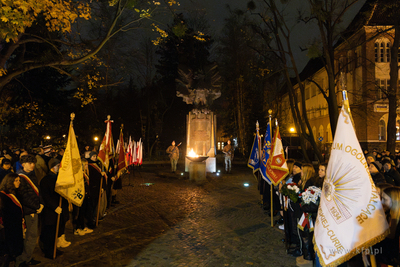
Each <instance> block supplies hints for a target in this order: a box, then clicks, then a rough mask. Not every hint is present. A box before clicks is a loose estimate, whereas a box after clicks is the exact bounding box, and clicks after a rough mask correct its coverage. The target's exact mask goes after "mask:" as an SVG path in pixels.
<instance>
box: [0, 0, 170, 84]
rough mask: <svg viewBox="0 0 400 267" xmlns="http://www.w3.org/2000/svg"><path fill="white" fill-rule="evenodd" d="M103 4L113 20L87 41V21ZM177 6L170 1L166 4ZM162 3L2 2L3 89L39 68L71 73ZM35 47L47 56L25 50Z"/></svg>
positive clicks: (114, 0)
mask: <svg viewBox="0 0 400 267" xmlns="http://www.w3.org/2000/svg"><path fill="white" fill-rule="evenodd" d="M104 4H107V6H108V8H109V9H110V10H111V12H112V16H111V17H112V19H111V23H110V24H109V25H108V27H107V29H105V33H104V34H101V31H99V38H97V39H88V38H86V37H87V32H85V30H87V26H85V25H86V24H85V21H87V20H89V19H90V18H91V14H92V13H95V12H98V10H97V8H98V7H99V5H104ZM174 4H177V3H176V2H175V1H172V0H167V1H165V2H164V7H165V6H167V7H169V8H171V6H172V5H174ZM160 6H161V4H160V2H155V1H153V2H150V1H143V0H112V1H109V2H107V1H102V0H99V1H87V0H81V1H68V0H57V1H55V0H41V1H37V0H0V42H1V46H0V89H3V88H4V86H5V85H6V84H7V83H9V82H10V81H11V80H13V79H14V78H16V77H18V76H19V75H21V74H23V73H25V72H27V71H30V70H32V69H36V68H42V67H51V68H54V69H56V70H58V71H59V72H61V73H63V74H68V75H71V73H69V70H68V69H67V68H68V66H73V65H77V64H80V63H82V62H84V61H86V60H88V59H89V58H91V57H93V56H94V55H96V54H97V53H98V52H99V51H100V50H101V49H102V48H103V46H104V45H105V44H106V43H107V42H108V41H109V40H110V39H111V38H112V37H113V36H114V35H116V34H118V33H120V32H126V31H129V30H132V29H137V28H138V27H139V26H140V25H139V22H140V21H141V20H143V19H149V18H151V17H152V16H153V15H154V14H155V13H154V12H155V11H156V10H157V8H159V7H160ZM122 18H125V19H124V20H122ZM127 18H128V19H127ZM36 27H39V28H41V29H40V31H35V30H34V29H35V28H36ZM32 46H36V47H40V48H39V49H38V51H40V50H46V51H47V54H42V53H39V52H38V53H36V54H33V53H27V51H28V50H29V48H30V47H32ZM43 47H44V49H43ZM71 76H72V75H71Z"/></svg>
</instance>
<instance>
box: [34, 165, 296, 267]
mask: <svg viewBox="0 0 400 267" xmlns="http://www.w3.org/2000/svg"><path fill="white" fill-rule="evenodd" d="M168 167H169V166H168V164H165V165H164V166H160V165H159V166H156V165H144V166H143V167H142V168H141V171H140V173H139V172H137V171H135V172H133V173H131V174H130V176H125V177H124V180H123V183H124V187H123V189H122V190H120V191H119V192H118V199H119V200H120V201H121V203H120V204H119V205H117V206H115V207H112V208H111V209H109V210H108V211H107V212H108V215H107V216H106V217H105V218H104V220H103V221H101V222H100V224H99V226H98V227H97V228H96V229H95V230H94V232H93V233H91V234H87V235H85V236H74V235H73V233H72V226H71V225H70V224H67V229H66V239H67V240H68V241H71V242H72V245H71V246H69V247H68V248H65V249H63V251H64V254H63V255H62V256H59V257H57V258H56V259H55V260H49V259H46V258H44V257H43V255H42V253H41V252H40V250H39V249H38V248H37V249H36V250H35V255H34V258H35V259H37V260H40V261H42V263H41V264H39V265H37V266H79V267H83V266H97V267H101V266H145V267H147V266H212V267H213V266H232V267H234V266H295V265H296V259H295V258H293V257H291V256H289V255H287V254H286V253H285V249H284V244H283V243H282V241H281V240H282V238H283V237H284V234H283V231H281V230H279V229H278V228H277V226H275V227H274V228H272V227H271V219H270V217H269V216H268V215H266V214H265V213H264V211H263V210H262V209H261V207H260V205H259V199H260V197H259V194H258V191H257V183H256V180H255V178H254V176H253V175H252V171H251V169H250V168H248V167H246V166H245V165H244V164H243V165H238V166H234V170H233V172H232V174H225V175H221V176H216V175H213V176H210V177H208V181H207V183H205V184H203V185H196V184H194V183H193V182H191V181H189V180H188V179H187V174H185V175H183V176H181V175H180V174H172V173H170V172H169V171H168ZM146 183H153V184H152V185H145V184H146ZM244 183H249V186H248V187H245V186H244ZM276 219H277V217H276V218H275V220H276Z"/></svg>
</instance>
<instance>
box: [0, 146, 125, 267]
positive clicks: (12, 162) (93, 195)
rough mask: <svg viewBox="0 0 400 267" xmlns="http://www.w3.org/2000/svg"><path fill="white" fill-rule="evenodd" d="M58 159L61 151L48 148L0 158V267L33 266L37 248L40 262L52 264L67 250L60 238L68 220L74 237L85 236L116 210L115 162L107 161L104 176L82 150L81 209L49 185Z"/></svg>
mask: <svg viewBox="0 0 400 267" xmlns="http://www.w3.org/2000/svg"><path fill="white" fill-rule="evenodd" d="M63 154H64V150H63V149H59V150H57V151H55V150H54V149H53V148H52V146H51V145H49V146H45V147H38V148H35V149H32V150H30V151H28V150H25V149H15V150H12V148H11V149H5V150H3V151H2V152H1V155H0V201H1V202H0V207H1V209H0V211H1V212H0V216H1V220H0V222H1V226H2V227H1V228H0V229H1V243H0V244H1V246H0V248H1V250H2V253H4V255H6V257H5V262H4V264H3V266H9V264H10V263H11V262H15V264H14V266H30V265H37V264H39V263H40V261H38V260H35V259H33V257H32V255H33V251H34V249H35V247H36V246H37V245H38V243H39V247H40V249H41V251H42V252H43V254H44V256H45V257H46V258H49V259H54V257H55V256H57V255H61V254H62V253H63V252H62V250H60V249H62V248H66V247H68V246H69V245H70V244H71V242H68V241H67V240H66V237H65V225H66V222H67V221H68V220H71V221H72V225H73V228H74V229H73V230H74V235H78V236H82V235H85V234H90V233H92V232H93V229H95V228H96V226H97V224H98V221H99V220H100V221H101V220H102V219H103V218H104V217H105V216H106V215H107V212H106V209H107V208H109V207H111V206H113V205H116V204H119V202H118V201H117V199H116V192H117V191H116V190H118V189H121V188H122V180H121V179H120V178H119V179H118V177H117V174H116V168H115V163H116V160H115V159H114V158H112V159H111V160H110V164H109V168H108V169H107V170H106V169H105V168H104V166H103V165H102V164H101V162H100V161H99V160H98V158H97V152H96V151H95V150H93V151H92V150H90V149H89V147H88V146H87V147H85V151H83V152H82V159H81V161H82V169H83V173H84V181H85V194H86V195H85V198H84V200H83V203H82V205H81V207H77V206H75V205H73V204H71V203H69V202H68V201H67V200H66V199H65V198H63V197H62V196H60V195H59V194H58V193H57V192H56V191H55V185H56V181H57V176H58V172H59V168H60V163H61V161H62V157H63ZM70 214H72V216H70ZM57 222H58V223H57ZM56 235H57V237H56ZM38 240H39V242H37V241H38ZM55 247H56V248H55Z"/></svg>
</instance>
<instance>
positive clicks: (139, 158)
mask: <svg viewBox="0 0 400 267" xmlns="http://www.w3.org/2000/svg"><path fill="white" fill-rule="evenodd" d="M137 150H138V152H137V165H142V162H143V142H142V138H140V139H139V142H138V145H137Z"/></svg>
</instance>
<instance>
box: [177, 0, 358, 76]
mask: <svg viewBox="0 0 400 267" xmlns="http://www.w3.org/2000/svg"><path fill="white" fill-rule="evenodd" d="M254 1H255V3H256V4H257V5H260V4H259V2H261V1H259V0H254ZM179 2H180V4H181V8H182V9H185V10H196V9H197V10H205V11H206V18H207V20H208V21H209V23H210V25H211V27H212V28H213V30H212V31H213V32H214V33H215V34H219V32H220V31H221V29H222V27H223V24H224V19H225V18H226V17H227V16H229V12H228V10H227V8H226V6H227V5H229V6H230V7H231V9H235V8H240V9H243V10H245V9H246V8H247V2H248V0H218V1H215V0H181V1H179ZM276 2H277V4H279V3H280V2H281V1H279V0H277V1H276ZM287 2H288V4H286V5H285V6H282V8H284V13H285V14H286V16H287V18H288V23H289V25H292V26H291V27H292V36H291V39H292V42H293V43H295V44H294V45H293V46H292V49H293V51H294V53H295V56H296V60H297V62H298V63H297V64H298V68H299V70H300V71H301V70H302V68H303V67H304V66H305V64H306V63H307V61H308V57H307V52H304V51H303V52H302V51H301V49H300V47H301V48H306V47H307V45H309V44H310V43H312V41H313V40H315V39H317V38H319V35H318V29H317V27H316V25H315V24H312V23H309V24H307V25H305V24H304V23H299V24H297V25H296V17H297V14H298V10H303V11H304V9H305V8H307V7H308V0H301V1H298V0H296V1H294V0H289V1H287ZM364 3H365V0H360V1H358V2H357V3H356V4H355V5H354V6H353V7H352V8H351V9H350V10H349V11H347V13H346V14H347V16H346V20H345V21H344V22H343V24H342V27H341V28H342V29H345V28H346V27H347V25H348V24H349V23H350V22H351V20H352V19H353V17H354V16H355V14H356V13H357V12H358V11H359V10H360V8H361V7H362V5H363V4H364Z"/></svg>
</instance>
